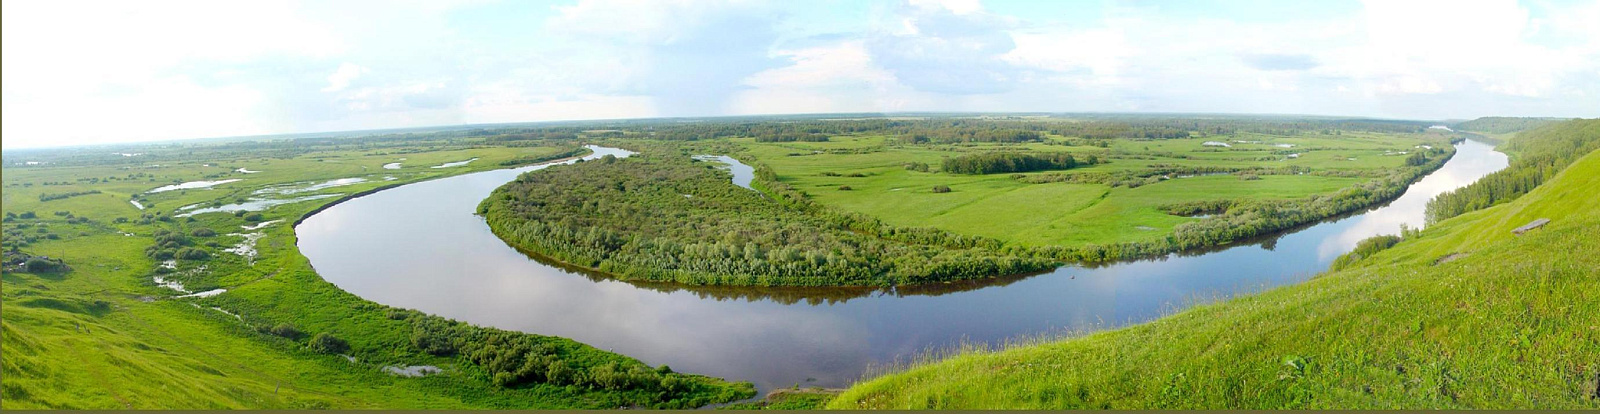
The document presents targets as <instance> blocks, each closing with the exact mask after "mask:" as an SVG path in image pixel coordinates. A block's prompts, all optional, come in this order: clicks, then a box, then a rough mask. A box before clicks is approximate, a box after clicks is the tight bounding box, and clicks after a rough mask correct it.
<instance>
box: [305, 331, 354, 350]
mask: <svg viewBox="0 0 1600 414" xmlns="http://www.w3.org/2000/svg"><path fill="white" fill-rule="evenodd" d="M306 347H307V348H311V350H312V351H313V352H319V353H324V354H340V353H345V352H348V351H350V344H349V343H346V342H345V341H344V340H343V339H339V338H338V337H335V336H333V335H331V334H329V333H327V332H319V333H317V335H316V336H313V337H311V342H310V343H308V344H306Z"/></svg>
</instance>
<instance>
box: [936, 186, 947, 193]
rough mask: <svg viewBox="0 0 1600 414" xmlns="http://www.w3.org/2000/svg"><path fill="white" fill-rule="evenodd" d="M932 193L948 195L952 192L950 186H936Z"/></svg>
mask: <svg viewBox="0 0 1600 414" xmlns="http://www.w3.org/2000/svg"><path fill="white" fill-rule="evenodd" d="M932 191H933V192H934V193H948V192H950V186H948V185H936V186H933V190H932Z"/></svg>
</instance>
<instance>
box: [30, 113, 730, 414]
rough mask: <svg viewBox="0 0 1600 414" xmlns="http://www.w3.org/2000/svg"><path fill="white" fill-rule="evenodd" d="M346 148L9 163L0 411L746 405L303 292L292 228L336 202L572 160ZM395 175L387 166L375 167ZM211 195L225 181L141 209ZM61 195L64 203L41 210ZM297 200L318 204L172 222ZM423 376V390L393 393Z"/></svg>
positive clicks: (487, 332)
mask: <svg viewBox="0 0 1600 414" xmlns="http://www.w3.org/2000/svg"><path fill="white" fill-rule="evenodd" d="M424 138H426V137H424ZM446 138H448V137H446ZM352 143H353V141H333V142H330V143H328V144H327V145H309V144H307V145H289V146H287V147H285V148H284V149H283V151H281V152H280V151H278V150H276V149H274V148H275V147H276V146H277V145H278V143H274V142H267V143H259V142H258V143H252V144H231V145H225V146H223V145H193V146H171V147H161V146H148V147H140V148H141V149H140V150H139V151H140V152H141V154H139V155H137V156H122V155H117V154H110V155H107V154H105V153H103V152H101V151H99V150H95V151H93V152H86V151H76V152H75V151H73V150H68V149H64V150H52V151H44V150H40V151H36V152H33V153H27V154H24V155H20V156H18V158H17V159H20V160H30V161H31V160H35V159H37V160H39V162H40V164H36V165H33V166H26V165H24V166H22V167H20V168H19V167H16V166H13V165H7V167H6V168H5V175H4V178H5V180H4V187H5V192H4V193H3V196H0V197H3V203H0V206H3V213H4V214H5V218H4V220H3V221H4V226H3V227H4V241H5V246H4V247H5V250H6V251H5V261H4V263H3V265H4V267H5V269H4V271H3V272H0V302H3V303H4V306H3V308H0V312H3V314H0V348H3V350H4V351H3V353H0V379H3V381H0V407H3V408H8V409H124V408H133V409H224V408H226V409H243V408H249V409H311V408H361V409H372V408H389V409H397V408H414V409H415V408H429V409H440V408H454V409H467V408H500V409H507V408H616V407H661V408H691V407H698V406H702V405H706V404H710V403H718V402H726V401H732V400H737V399H741V398H745V397H748V396H750V395H754V388H753V387H752V386H751V385H750V384H748V383H730V382H727V381H722V380H718V379H713V378H707V377H704V376H699V375H693V374H684V373H676V372H672V371H671V370H670V369H669V368H666V367H664V366H662V367H650V366H647V365H645V364H644V363H643V362H640V361H638V360H634V359H632V358H629V357H627V356H623V355H619V354H615V353H612V352H608V351H604V350H601V349H597V348H594V347H590V346H588V345H584V344H581V343H578V342H575V341H572V340H568V339H564V338H557V337H549V336H541V335H533V334H524V333H520V332H507V331H501V330H496V329H489V328H482V327H476V326H472V325H469V324H465V323H455V322H451V321H446V320H444V319H443V318H439V317H436V316H430V315H425V314H421V313H420V312H415V311H409V310H403V309H395V308H390V307H387V306H383V305H380V304H377V303H373V302H369V301H366V300H363V299H361V298H359V297H357V296H355V295H353V294H350V293H348V292H344V291H342V290H340V289H339V288H338V287H337V286H334V285H333V284H331V283H328V282H326V281H324V280H322V278H321V277H320V276H318V275H317V273H316V271H315V269H313V268H312V267H311V264H310V262H309V261H308V260H307V259H306V258H305V257H304V256H302V255H301V254H300V252H299V250H298V248H297V247H296V236H295V233H294V230H293V227H292V225H291V223H292V222H294V220H296V219H299V218H301V217H303V216H305V215H307V214H310V213H311V212H313V211H316V210H317V209H319V208H321V206H323V205H326V204H327V203H331V202H334V200H337V199H339V198H338V197H346V196H351V195H353V194H357V193H360V192H364V191H373V190H376V189H379V188H382V187H386V186H391V185H399V184H404V183H411V182H417V181H422V180H427V179H432V178H437V177H443V176H448V175H455V174H459V173H466V172H471V171H481V170H486V169H494V168H500V167H501V165H503V164H506V163H511V164H519V163H527V162H531V161H534V160H539V159H545V158H552V157H564V156H566V155H570V154H572V151H573V149H574V146H573V145H520V146H515V147H478V145H479V144H480V142H478V141H469V142H460V141H451V140H447V139H436V140H427V141H421V142H413V141H382V142H381V143H379V144H381V146H377V147H363V148H361V149H357V150H352V149H349V148H347V147H346V146H348V145H351V144H352ZM296 144H304V143H296ZM379 144H373V145H379ZM457 148H466V149H457ZM11 156H12V155H11V154H8V155H7V157H11ZM35 157H37V158H35ZM474 157H477V158H479V159H478V160H477V161H474V162H471V163H468V164H465V165H461V166H459V167H450V168H433V167H434V166H438V165H442V164H444V163H448V162H460V161H465V160H468V159H472V158H474ZM124 158H126V159H124ZM8 159H9V158H8ZM394 162H400V163H402V164H401V165H399V166H398V168H385V167H384V164H389V163H394ZM413 164H414V165H413ZM241 169H243V170H245V171H249V172H245V171H241ZM219 179H225V180H237V181H230V182H228V183H225V184H221V185H217V186H216V188H215V189H190V190H176V191H166V192H158V193H150V192H147V191H148V190H150V189H152V188H156V187H158V186H163V185H168V184H173V183H178V182H189V181H196V180H219ZM335 184H337V185H335ZM65 194H76V195H71V196H63V197H54V196H50V195H65ZM307 195H313V196H319V197H324V198H317V199H315V200H309V199H308V200H303V201H299V202H292V203H287V204H281V205H277V206H275V207H268V208H260V209H258V210H259V211H252V212H249V213H251V214H244V213H247V212H245V211H239V212H238V213H239V214H229V213H218V212H212V213H200V214H193V215H187V213H194V212H198V211H200V209H202V208H207V207H213V206H218V205H229V204H234V203H245V202H247V201H250V200H284V199H289V198H299V197H304V196H307ZM130 200H133V201H138V202H139V203H140V204H139V205H142V206H143V207H144V208H142V209H141V208H140V207H139V206H138V205H135V204H134V203H131V202H130ZM181 206H194V207H192V208H185V207H181ZM168 232H172V233H168ZM173 234H176V235H179V236H176V237H174V236H173ZM169 244H170V245H169ZM184 251H188V252H191V253H192V252H196V251H198V252H200V254H198V255H193V256H187V257H186V256H185V255H183V254H180V253H178V252H184ZM30 256H32V258H30ZM46 257H47V258H48V259H46ZM19 262H21V263H26V265H23V266H19V265H17V263H19ZM35 263H37V264H40V265H42V266H35ZM63 266H64V267H63ZM179 289H181V290H179ZM213 289H220V290H215V291H213ZM208 291H209V292H210V293H207V294H201V295H185V293H191V292H208ZM317 338H324V340H318V339H317ZM326 338H337V340H327V339H326ZM337 344H343V346H337ZM423 365H427V366H433V367H437V368H439V371H438V372H437V373H434V374H429V375H426V376H420V377H407V376H403V375H398V374H396V373H395V371H397V370H398V368H399V367H405V366H423Z"/></svg>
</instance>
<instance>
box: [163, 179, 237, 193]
mask: <svg viewBox="0 0 1600 414" xmlns="http://www.w3.org/2000/svg"><path fill="white" fill-rule="evenodd" d="M240 180H243V179H242V178H230V179H226V180H216V181H190V182H187V183H182V184H173V185H164V186H160V187H156V188H154V189H151V190H150V191H146V193H160V192H167V191H172V190H193V189H199V188H204V189H207V190H209V189H211V187H215V186H218V185H222V184H227V183H231V182H235V181H240Z"/></svg>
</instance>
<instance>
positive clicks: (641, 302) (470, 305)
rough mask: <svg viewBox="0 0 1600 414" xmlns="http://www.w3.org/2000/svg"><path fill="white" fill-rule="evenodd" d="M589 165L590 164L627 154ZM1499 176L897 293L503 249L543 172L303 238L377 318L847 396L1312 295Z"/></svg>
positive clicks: (417, 201) (399, 192) (1454, 177)
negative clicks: (1325, 279)
mask: <svg viewBox="0 0 1600 414" xmlns="http://www.w3.org/2000/svg"><path fill="white" fill-rule="evenodd" d="M591 148H592V149H594V153H593V154H591V155H589V156H586V157H584V158H588V159H593V158H598V157H601V156H604V155H607V154H613V155H617V156H619V157H620V156H626V155H627V154H628V152H626V151H623V150H618V149H612V148H603V147H591ZM730 160H731V159H730ZM719 161H724V162H726V161H728V160H720V159H719ZM570 162H571V161H567V162H563V163H558V164H565V163H570ZM1506 162H1507V159H1506V156H1505V155H1504V154H1501V153H1498V152H1495V151H1494V150H1493V147H1492V146H1490V145H1488V144H1484V143H1480V142H1477V141H1470V140H1469V141H1464V142H1462V143H1460V144H1458V145H1457V153H1456V155H1455V157H1454V158H1453V159H1451V160H1450V161H1449V162H1448V163H1446V164H1445V165H1444V166H1443V167H1442V168H1440V169H1439V170H1437V171H1435V172H1433V173H1432V174H1429V175H1428V176H1426V177H1424V178H1423V179H1422V180H1420V181H1418V182H1416V183H1413V184H1412V185H1411V187H1409V188H1408V189H1407V191H1406V192H1405V194H1404V195H1402V196H1401V197H1400V198H1398V199H1396V200H1394V201H1393V202H1390V203H1388V204H1385V205H1381V206H1377V207H1374V208H1371V209H1367V210H1365V211H1363V212H1359V213H1357V214H1352V215H1346V216H1342V217H1339V218H1334V219H1330V220H1326V221H1324V222H1321V223H1317V224H1314V225H1308V226H1304V227H1300V228H1297V229H1295V230H1291V231H1289V232H1286V233H1284V234H1279V235H1276V236H1274V237H1271V238H1264V239H1257V240H1251V241H1248V242H1245V243H1241V244H1238V245H1234V246H1229V247H1226V248H1220V249H1214V250H1211V251H1207V252H1192V253H1184V254H1172V255H1167V256H1165V257H1163V258H1159V259H1151V260H1140V261H1131V262H1123V263H1116V264H1110V265H1104V266H1098V267H1092V268H1090V267H1078V266H1066V267H1061V268H1058V269H1056V270H1054V271H1050V272H1044V273H1039V274H1031V275H1019V276H1009V277H1002V278H997V279H994V280H989V281H982V282H969V283H960V284H947V285H939V286H934V287H908V288H900V289H890V290H881V289H879V290H874V289H861V288H854V289H852V288H728V287H721V288H710V287H685V286H674V285H647V284H636V283H627V282H621V281H616V280H610V279H606V278H604V277H601V276H598V275H592V274H585V273H582V272H574V271H570V270H565V269H563V268H562V267H560V266H555V265H550V264H545V263H544V262H540V261H538V260H535V259H532V258H530V257H529V256H527V255H525V254H523V253H521V252H518V251H517V250H515V249H513V248H511V247H510V246H508V245H506V243H505V242H503V241H501V240H500V239H499V238H497V237H495V235H494V234H493V233H491V232H490V231H489V227H488V226H487V225H486V224H484V221H483V219H482V218H480V217H478V216H476V215H474V214H473V213H474V212H475V211H476V208H477V205H478V203H479V202H480V201H481V200H483V199H484V197H487V196H488V195H489V193H490V192H491V191H493V190H494V189H495V188H497V187H499V186H501V185H503V184H505V183H506V182H508V181H510V180H512V179H514V178H516V176H517V175H518V174H521V173H523V172H526V171H531V170H534V169H539V168H545V167H546V166H548V164H547V165H539V166H531V167H523V168H517V169H505V170H495V171H487V172H480V173H473V174H465V175H460V176H455V177H449V178H442V179H437V180H432V181H424V182H420V183H415V184H409V185H405V186H401V187H396V188H393V189H389V190H384V191H380V192H377V193H374V194H371V195H367V196H364V197H360V198H356V199H352V200H349V201H347V202H344V203H341V204H338V205H335V206H333V207H330V208H328V209H326V210H324V211H322V212H320V213H317V214H316V215H313V216H311V217H309V218H307V219H306V220H305V221H304V222H303V223H302V224H300V225H299V226H298V227H296V229H295V231H296V233H297V234H298V237H299V247H300V250H301V252H302V253H304V254H305V256H306V257H308V258H309V259H310V261H311V264H312V265H313V266H315V267H316V270H317V272H318V273H319V274H321V275H322V277H323V278H324V279H327V280H328V281H329V282H332V283H334V284H336V285H338V286H339V287H340V288H342V289H344V290H346V291H349V292H351V293H354V294H356V295H359V296H361V297H363V298H366V299H368V300H372V301H375V302H378V303H383V304H386V305H391V306H397V307H402V308H412V309H418V310H421V311H424V312H428V313H432V314H436V315H440V316H443V317H447V318H453V319H458V320H462V321H467V322H471V323H474V324H480V325H486V326H493V327H498V328H503V329H512V330H518V331H523V332H530V333H535V334H541V335H555V336H562V337H567V338H572V339H574V340H577V341H581V342H583V343H586V344H589V345H593V346H595V347H597V348H600V349H606V350H611V351H615V352H619V353H622V354H624V355H628V356H631V357H634V358H638V359H640V360H642V361H644V362H646V363H648V364H651V365H662V364H666V365H670V366H672V368H673V369H674V370H678V371H682V372H694V373H700V374H707V375H713V376H717V377H722V378H727V379H730V380H744V381H751V382H754V383H755V384H756V386H757V387H759V388H761V389H762V390H763V391H768V390H772V389H775V388H780V387H788V386H791V385H795V384H799V385H801V386H824V387H842V386H846V385H848V384H850V383H851V382H854V381H855V380H857V379H859V378H860V377H861V375H862V374H863V373H865V372H866V371H867V369H868V368H869V367H871V366H881V365H887V364H890V363H893V362H895V361H897V360H899V361H903V360H905V359H907V358H910V357H912V356H914V355H915V354H917V353H919V352H924V351H927V350H929V349H938V348H946V347H951V346H955V345H958V344H960V343H962V342H979V343H988V344H999V343H1002V342H1004V341H1006V340H1008V339H1014V338H1018V337H1022V336H1032V335H1041V334H1053V333H1063V332H1083V331H1091V330H1100V329H1108V328H1115V327H1119V326H1124V325H1128V324H1132V323H1138V322H1143V321H1148V320H1151V319H1154V318H1157V317H1160V316H1162V315H1166V314H1170V313H1172V312H1174V311H1176V310H1179V309H1183V308H1185V307H1188V306H1191V305H1194V304H1196V303H1203V302H1205V301H1208V300H1213V299H1214V298H1219V297H1228V296H1233V295H1239V294H1247V293H1251V292H1257V291H1260V290H1263V289H1267V288H1271V287H1274V286H1281V285H1286V284H1292V283H1296V282H1300V281H1304V280H1306V279H1308V278H1310V277H1312V276H1314V275H1316V274H1317V273H1320V272H1322V271H1324V270H1326V269H1327V268H1328V265H1329V264H1330V263H1331V262H1332V261H1333V259H1334V258H1337V257H1338V256H1339V255H1341V254H1343V253H1345V252H1348V251H1350V250H1351V249H1352V248H1354V246H1355V244H1356V242H1358V241H1360V240H1362V239H1365V238H1367V237H1370V236H1373V235H1378V234H1398V233H1399V228H1400V224H1401V223H1406V224H1409V225H1411V226H1413V227H1420V226H1421V225H1422V224H1423V210H1424V206H1425V205H1426V204H1427V202H1428V200H1429V199H1431V198H1433V196H1434V195H1437V194H1439V193H1441V192H1444V191H1447V190H1451V189H1455V188H1458V187H1460V186H1463V185H1466V184H1469V183H1471V182H1473V181H1475V180H1477V179H1478V178H1479V177H1482V176H1483V175H1485V174H1488V173H1491V172H1494V171H1497V170H1500V169H1501V168H1505V166H1506ZM730 165H733V164H730ZM738 165H742V164H738Z"/></svg>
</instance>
